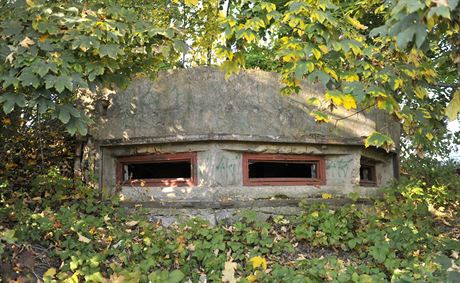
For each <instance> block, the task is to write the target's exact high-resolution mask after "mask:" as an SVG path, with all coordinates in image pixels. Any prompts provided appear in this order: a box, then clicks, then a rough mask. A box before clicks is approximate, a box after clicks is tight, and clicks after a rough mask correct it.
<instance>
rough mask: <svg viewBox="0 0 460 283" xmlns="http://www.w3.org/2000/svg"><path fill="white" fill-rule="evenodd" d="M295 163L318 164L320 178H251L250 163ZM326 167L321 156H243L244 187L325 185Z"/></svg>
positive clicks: (249, 154) (248, 154) (247, 154)
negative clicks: (255, 161)
mask: <svg viewBox="0 0 460 283" xmlns="http://www.w3.org/2000/svg"><path fill="white" fill-rule="evenodd" d="M254 160H257V161H266V162H280V161H281V162H293V163H309V164H316V166H317V173H318V178H249V162H250V161H254ZM325 184H326V167H325V161H324V157H323V156H320V155H288V154H251V153H244V154H243V185H245V186H271V185H274V186H290V185H292V186H293V185H325Z"/></svg>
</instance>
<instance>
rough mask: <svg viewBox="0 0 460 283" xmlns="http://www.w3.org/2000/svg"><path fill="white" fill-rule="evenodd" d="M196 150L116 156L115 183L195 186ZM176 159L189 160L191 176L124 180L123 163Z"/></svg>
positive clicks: (147, 185) (160, 161)
mask: <svg viewBox="0 0 460 283" xmlns="http://www.w3.org/2000/svg"><path fill="white" fill-rule="evenodd" d="M196 160H197V159H196V152H186V153H171V154H148V155H135V156H123V157H118V158H117V173H116V177H117V184H118V185H130V186H146V187H178V186H196V184H197V177H196V175H197V174H196V171H197V170H196V167H197V162H196ZM176 161H190V163H191V164H192V169H191V170H192V172H191V178H166V179H136V180H124V179H123V176H124V172H123V171H124V169H123V167H124V165H127V164H135V163H149V162H151V163H163V162H176Z"/></svg>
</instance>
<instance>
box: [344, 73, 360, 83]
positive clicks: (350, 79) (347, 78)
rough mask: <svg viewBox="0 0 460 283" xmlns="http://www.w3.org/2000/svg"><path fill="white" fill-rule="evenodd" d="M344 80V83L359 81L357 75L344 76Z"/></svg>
mask: <svg viewBox="0 0 460 283" xmlns="http://www.w3.org/2000/svg"><path fill="white" fill-rule="evenodd" d="M344 79H345V81H346V82H356V81H359V76H358V75H357V74H350V75H345V76H344Z"/></svg>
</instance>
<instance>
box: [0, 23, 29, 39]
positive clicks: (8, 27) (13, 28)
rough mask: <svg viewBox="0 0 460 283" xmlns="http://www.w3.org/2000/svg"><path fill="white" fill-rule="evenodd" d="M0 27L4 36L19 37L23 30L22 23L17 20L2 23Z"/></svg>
mask: <svg viewBox="0 0 460 283" xmlns="http://www.w3.org/2000/svg"><path fill="white" fill-rule="evenodd" d="M0 26H1V27H2V29H3V31H2V33H3V34H5V35H6V36H15V35H19V34H20V33H21V31H22V29H23V28H24V27H23V26H22V23H21V22H20V21H17V20H13V21H6V22H2V23H1V24H0Z"/></svg>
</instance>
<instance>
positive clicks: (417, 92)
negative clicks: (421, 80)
mask: <svg viewBox="0 0 460 283" xmlns="http://www.w3.org/2000/svg"><path fill="white" fill-rule="evenodd" d="M414 92H415V95H416V96H417V97H418V98H420V99H424V98H425V97H426V90H425V89H424V88H421V87H419V86H417V87H416V88H415V90H414Z"/></svg>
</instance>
